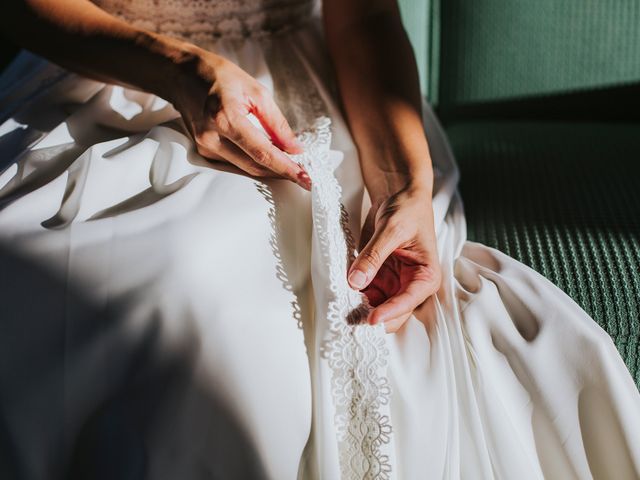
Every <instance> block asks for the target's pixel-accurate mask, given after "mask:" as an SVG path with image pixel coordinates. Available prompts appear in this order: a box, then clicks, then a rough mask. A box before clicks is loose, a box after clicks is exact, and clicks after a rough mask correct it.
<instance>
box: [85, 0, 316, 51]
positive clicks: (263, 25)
mask: <svg viewBox="0 0 640 480" xmlns="http://www.w3.org/2000/svg"><path fill="white" fill-rule="evenodd" d="M93 2H94V3H95V4H96V5H98V6H100V7H101V8H103V9H104V10H106V11H108V12H109V13H111V14H113V15H115V16H117V17H119V18H122V19H124V20H126V21H127V22H129V23H131V24H133V25H135V26H136V27H139V28H144V29H146V30H151V31H154V32H157V33H162V34H165V35H170V36H173V37H178V38H183V39H185V40H188V41H191V42H193V43H202V42H207V41H210V40H212V39H216V38H231V39H243V38H249V37H262V36H268V35H273V34H276V33H280V32H284V31H287V30H290V29H292V28H296V27H298V26H300V25H301V24H302V23H304V21H305V20H307V19H308V18H309V17H310V16H311V14H312V11H313V6H314V4H313V0H216V1H213V0H135V1H134V0H93Z"/></svg>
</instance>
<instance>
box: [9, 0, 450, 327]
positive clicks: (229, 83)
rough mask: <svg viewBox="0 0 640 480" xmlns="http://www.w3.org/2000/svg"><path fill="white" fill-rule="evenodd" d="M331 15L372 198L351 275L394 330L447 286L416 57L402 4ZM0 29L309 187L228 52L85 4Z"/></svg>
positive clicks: (329, 0) (259, 167)
mask: <svg viewBox="0 0 640 480" xmlns="http://www.w3.org/2000/svg"><path fill="white" fill-rule="evenodd" d="M132 1H135V0H132ZM323 15H324V24H325V32H326V38H327V44H328V47H329V52H330V55H331V58H332V60H333V63H334V66H335V71H336V77H337V81H338V86H339V90H340V96H341V99H342V104H343V108H344V110H345V115H346V118H347V121H348V124H349V128H350V130H351V133H352V135H353V138H354V141H355V143H356V146H357V148H358V152H359V157H360V163H361V168H362V172H363V178H364V182H365V185H366V187H367V191H368V192H369V195H370V198H371V200H372V208H371V210H370V212H369V215H368V216H367V219H366V221H365V225H364V228H363V232H362V235H361V239H362V250H361V252H360V254H359V255H358V257H357V258H356V260H355V261H354V263H353V264H352V266H351V268H350V270H349V272H348V280H349V283H350V285H351V286H352V288H356V289H359V290H362V291H363V292H364V293H365V294H366V295H367V297H368V298H369V300H370V301H371V303H372V305H374V307H375V308H374V309H373V310H372V311H371V313H370V315H369V317H368V321H369V322H370V323H380V322H383V323H384V324H385V329H386V330H387V331H388V332H395V331H397V330H398V329H399V328H401V326H402V325H403V324H404V323H405V322H406V320H407V319H408V318H409V316H410V315H411V313H412V312H413V311H414V309H415V308H416V307H417V306H418V305H420V304H421V303H423V302H424V301H425V299H427V298H428V297H429V296H431V295H432V294H433V293H434V292H435V291H436V290H437V288H438V286H439V284H440V269H439V263H438V256H437V252H436V240H435V231H434V226H433V213H432V208H431V194H432V183H433V174H432V168H431V159H430V156H429V149H428V145H427V139H426V137H425V133H424V131H423V128H422V121H421V104H420V91H419V85H418V74H417V69H416V65H415V59H414V57H413V52H412V50H411V47H410V44H409V42H408V39H407V37H406V33H405V31H404V29H403V27H402V23H401V21H400V15H399V11H398V7H397V5H396V1H395V0H324V2H323ZM0 28H2V30H3V32H4V33H5V35H7V36H8V37H9V38H10V39H11V40H13V41H14V42H15V43H16V44H19V45H21V46H23V47H25V48H27V49H29V50H32V51H34V52H35V53H37V54H39V55H41V56H43V57H45V58H48V59H50V60H51V61H53V62H55V63H58V64H60V65H61V66H63V67H65V68H67V69H69V70H71V71H74V72H77V73H80V74H82V75H85V76H88V77H91V78H94V79H97V80H100V81H104V82H108V83H114V84H120V85H124V86H128V87H133V88H137V89H140V90H144V91H148V92H151V93H153V94H156V95H158V96H160V97H162V98H164V99H166V100H168V101H169V102H171V103H172V104H173V105H174V107H175V108H176V109H177V110H178V111H179V112H180V114H181V115H182V117H183V119H184V122H185V125H186V127H187V129H188V131H189V133H190V134H191V136H192V138H193V140H194V142H195V145H196V148H197V150H198V152H199V153H200V154H202V155H203V156H204V157H206V158H209V159H212V160H219V161H226V162H229V163H231V164H232V165H234V166H235V167H236V168H237V169H238V171H240V172H244V173H246V174H249V175H252V176H257V177H282V178H286V179H289V180H291V181H293V182H295V183H297V184H298V185H300V186H301V187H303V188H305V189H310V187H311V182H310V179H309V177H308V175H307V174H306V172H305V171H304V169H303V168H302V166H300V165H299V164H297V163H296V162H294V161H292V160H291V159H290V158H289V156H288V155H287V153H288V154H295V153H301V151H302V146H301V145H300V144H299V143H298V142H297V140H296V138H295V135H294V133H293V132H292V130H291V128H290V126H289V125H288V123H287V121H286V119H285V117H284V116H283V115H282V113H281V111H280V109H279V108H278V107H277V105H276V104H275V102H274V100H273V98H272V97H271V95H270V93H269V92H268V90H267V89H266V88H265V87H264V86H262V85H261V84H260V83H259V82H258V81H257V80H255V79H254V78H252V77H251V76H250V75H248V74H247V73H246V72H244V71H243V70H242V69H241V68H239V67H238V66H237V65H235V64H233V63H232V62H230V61H229V60H227V59H225V58H224V57H221V56H220V55H217V54H216V53H214V52H210V51H206V50H204V49H202V48H199V47H197V46H195V45H192V44H190V43H188V42H184V41H181V40H178V39H175V38H171V37H168V36H166V35H161V34H157V33H154V32H151V31H147V30H143V29H139V28H136V27H134V26H132V25H130V24H128V23H127V22H125V21H122V20H119V19H117V18H115V17H113V16H112V15H110V14H108V13H107V12H105V11H103V10H102V9H100V8H99V7H97V6H96V5H94V4H93V3H91V2H90V1H89V0H7V2H6V4H5V15H3V16H2V17H0ZM132 65H135V66H136V68H131V66H132ZM249 113H251V114H253V115H255V117H256V118H257V119H258V120H259V121H260V123H261V125H262V127H263V128H264V130H265V131H266V132H267V134H268V137H267V136H265V135H264V134H263V133H262V132H261V131H260V130H259V129H258V128H256V127H255V126H254V125H253V124H252V123H251V122H250V121H249V120H248V118H247V114H249Z"/></svg>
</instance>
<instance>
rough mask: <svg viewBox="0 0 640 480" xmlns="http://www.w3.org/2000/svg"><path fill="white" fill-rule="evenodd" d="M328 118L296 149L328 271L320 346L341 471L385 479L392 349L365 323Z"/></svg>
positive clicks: (379, 329)
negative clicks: (351, 271) (354, 285)
mask: <svg viewBox="0 0 640 480" xmlns="http://www.w3.org/2000/svg"><path fill="white" fill-rule="evenodd" d="M330 125H331V120H330V119H329V118H327V117H326V116H322V117H319V118H317V119H316V120H315V122H313V124H312V126H311V127H310V128H308V129H306V130H305V131H303V132H302V133H301V134H300V136H299V139H300V141H301V142H302V144H303V145H304V147H305V148H304V153H302V154H300V155H293V156H292V158H293V159H295V160H297V161H299V162H300V163H301V164H302V165H303V166H304V168H305V169H306V170H307V172H308V173H309V176H310V177H311V181H312V209H313V226H314V228H315V229H316V231H317V234H318V238H319V240H320V242H319V243H320V249H321V251H322V258H323V259H324V261H325V264H326V266H327V268H328V271H329V285H328V287H329V289H330V291H331V294H332V299H331V301H330V302H329V305H328V310H327V311H328V314H327V317H328V318H327V321H328V325H329V335H328V338H326V339H325V340H324V342H323V347H322V352H321V353H322V357H323V358H325V359H327V361H328V364H329V366H330V368H331V371H332V382H331V384H332V395H333V400H334V404H335V408H336V415H335V425H336V430H337V434H338V438H337V440H338V442H339V443H338V446H339V452H340V468H341V472H342V478H344V479H348V480H360V479H366V480H374V479H375V480H387V479H389V478H390V474H391V463H390V459H389V455H387V454H385V453H384V451H385V448H386V447H387V446H388V445H389V443H390V440H391V432H392V428H391V423H390V419H389V416H388V414H386V413H384V412H383V409H385V407H387V406H388V405H389V398H390V395H391V387H390V384H389V381H388V379H387V376H386V367H387V357H388V354H389V351H388V348H387V345H386V333H385V331H384V326H382V325H377V326H370V325H368V324H362V323H360V321H361V320H362V319H365V318H366V315H367V313H368V311H369V309H370V308H371V307H370V306H369V304H368V302H367V299H366V297H365V296H364V295H363V294H361V293H360V292H357V291H355V290H352V289H351V288H350V287H349V284H348V283H347V279H346V272H347V268H348V266H349V261H350V260H351V259H353V254H354V251H355V249H354V242H353V237H352V235H351V232H350V231H349V229H348V227H347V217H346V210H345V209H344V206H343V205H342V203H341V195H342V189H341V187H340V184H339V183H338V180H337V179H336V177H335V175H334V172H333V171H334V168H335V166H334V165H332V164H331V162H330V159H329V148H330V144H331V130H330Z"/></svg>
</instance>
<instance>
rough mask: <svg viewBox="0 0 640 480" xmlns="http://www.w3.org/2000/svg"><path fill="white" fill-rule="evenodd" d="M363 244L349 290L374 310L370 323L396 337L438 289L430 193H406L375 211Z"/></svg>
mask: <svg viewBox="0 0 640 480" xmlns="http://www.w3.org/2000/svg"><path fill="white" fill-rule="evenodd" d="M365 242H366V243H365ZM360 243H361V245H364V247H363V248H362V249H361V251H360V254H359V255H358V257H357V258H356V259H355V261H354V262H353V264H352V265H351V268H350V269H349V272H348V280H349V284H350V285H351V287H352V288H355V289H357V290H361V291H362V292H363V293H364V294H365V295H366V296H367V298H368V299H369V303H370V304H371V305H372V306H373V307H374V308H373V310H371V312H370V314H369V317H368V318H367V321H368V323H370V324H377V323H384V325H385V330H386V331H387V332H388V333H395V332H396V331H398V330H399V329H400V327H402V325H403V324H404V323H405V322H406V321H407V320H408V319H409V317H410V316H411V314H412V313H413V311H414V310H415V309H416V308H417V307H418V306H419V305H421V304H422V303H423V302H424V301H425V300H426V299H427V298H428V297H430V296H431V295H433V294H435V293H436V291H437V290H438V288H439V287H440V281H441V272H440V263H439V260H438V254H437V244H436V235H435V230H434V224H433V210H432V208H431V195H430V192H426V191H423V190H418V191H415V190H411V189H403V190H401V191H399V192H398V193H396V194H394V195H391V196H390V197H389V198H388V199H386V200H385V201H383V202H380V203H379V206H376V205H374V206H373V207H372V209H371V211H370V212H369V215H368V217H367V219H366V221H365V224H364V228H363V231H362V236H361V242H360Z"/></svg>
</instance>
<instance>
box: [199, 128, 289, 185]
mask: <svg viewBox="0 0 640 480" xmlns="http://www.w3.org/2000/svg"><path fill="white" fill-rule="evenodd" d="M197 149H198V153H199V154H200V155H202V156H203V157H205V158H207V159H208V160H217V161H223V162H227V163H230V164H232V165H234V166H236V167H238V168H239V169H240V170H242V171H243V172H245V173H247V174H249V175H251V176H254V177H276V178H277V177H278V175H277V174H275V173H274V172H272V171H271V170H268V169H266V168H264V167H262V166H260V165H258V164H257V163H256V162H254V161H253V159H252V158H251V157H249V156H248V155H247V154H246V153H244V151H242V150H241V149H240V148H238V147H237V146H236V145H235V144H233V143H232V142H230V141H229V140H227V139H225V138H219V137H218V138H216V139H215V140H214V141H207V142H204V143H199V144H198V145H197Z"/></svg>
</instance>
